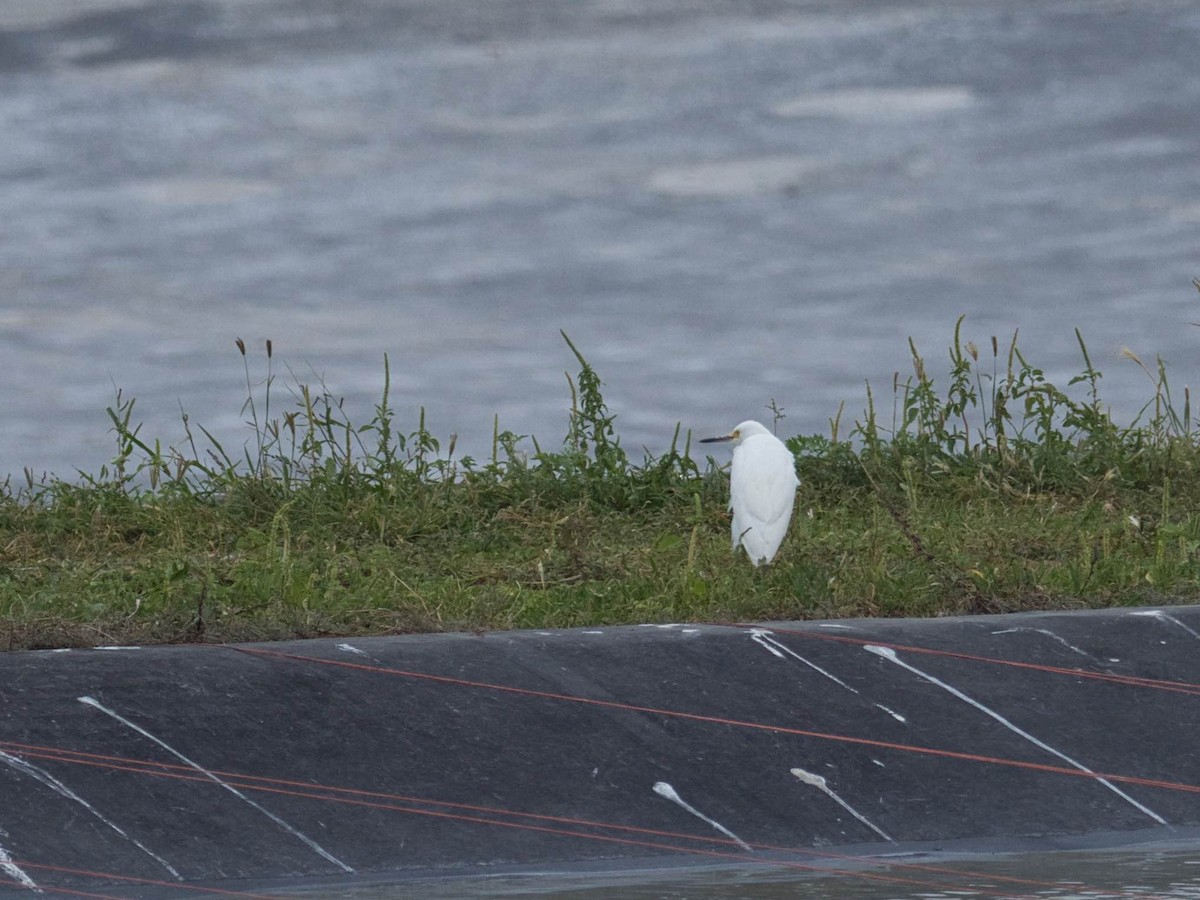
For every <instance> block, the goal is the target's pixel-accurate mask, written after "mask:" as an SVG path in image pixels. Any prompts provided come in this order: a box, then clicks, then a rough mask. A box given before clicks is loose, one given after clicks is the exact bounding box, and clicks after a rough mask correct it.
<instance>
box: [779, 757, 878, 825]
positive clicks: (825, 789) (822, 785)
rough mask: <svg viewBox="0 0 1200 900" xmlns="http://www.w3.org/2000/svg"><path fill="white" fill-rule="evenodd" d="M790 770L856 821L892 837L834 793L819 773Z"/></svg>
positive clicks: (797, 769) (798, 769)
mask: <svg viewBox="0 0 1200 900" xmlns="http://www.w3.org/2000/svg"><path fill="white" fill-rule="evenodd" d="M791 772H792V774H793V775H795V776H796V777H797V778H799V779H800V780H801V781H802V782H804V783H805V784H811V785H812V786H813V787H815V788H816V789H817V790H819V791H820V792H821V793H823V794H824V795H825V796H827V797H828V798H829V799H830V800H832V801H834V802H835V803H837V804H838V805H839V806H841V807H842V809H844V810H846V812H848V813H850V815H852V816H854V818H856V819H858V821H860V822H862V823H863V824H864V825H866V826H867V827H868V828H870V829H871V830H872V831H873V832H875V833H876V834H877V835H879V836H880V837H881V838H883V839H884V840H885V841H892V838H891V837H889V836H888V834H887V832H886V831H884V830H883V829H882V828H880V827H879V826H878V825H876V824H875V823H874V822H872V821H870V820H869V819H868V818H867V817H866V816H864V815H863V814H862V813H860V812H859V811H858V810H856V809H855V808H854V807H853V806H851V805H850V804H849V803H847V802H846V801H845V800H843V799H842V798H841V797H839V796H838V795H837V794H836V793H834V791H833V788H831V787H830V786H829V783H828V782H827V781H825V779H824V778H823V777H821V776H820V775H814V774H813V773H812V772H806V771H804V770H803V769H800V768H796V769H792V770H791ZM892 843H895V841H892Z"/></svg>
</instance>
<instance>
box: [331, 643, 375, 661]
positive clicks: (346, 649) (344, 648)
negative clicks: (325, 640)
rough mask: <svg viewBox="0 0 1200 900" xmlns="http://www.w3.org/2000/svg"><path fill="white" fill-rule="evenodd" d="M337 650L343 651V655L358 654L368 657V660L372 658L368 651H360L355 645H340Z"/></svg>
mask: <svg viewBox="0 0 1200 900" xmlns="http://www.w3.org/2000/svg"><path fill="white" fill-rule="evenodd" d="M337 648H338V649H339V650H341V651H342V652H343V653H356V654H358V655H359V656H366V657H368V658H369V657H370V654H369V653H367V652H366V651H364V650H359V649H358V648H357V647H355V646H354V645H353V644H338V645H337Z"/></svg>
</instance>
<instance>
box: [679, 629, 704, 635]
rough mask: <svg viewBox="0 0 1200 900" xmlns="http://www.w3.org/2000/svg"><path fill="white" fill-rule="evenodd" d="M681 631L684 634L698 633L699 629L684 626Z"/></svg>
mask: <svg viewBox="0 0 1200 900" xmlns="http://www.w3.org/2000/svg"><path fill="white" fill-rule="evenodd" d="M683 633H684V634H699V633H700V629H699V628H684V629H683Z"/></svg>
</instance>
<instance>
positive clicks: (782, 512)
mask: <svg viewBox="0 0 1200 900" xmlns="http://www.w3.org/2000/svg"><path fill="white" fill-rule="evenodd" d="M716 441H733V464H732V466H731V467H730V470H729V508H730V510H732V511H733V526H732V528H731V531H732V534H733V550H734V552H735V553H736V552H737V548H738V547H739V546H740V547H742V548H744V549H745V551H746V555H747V556H749V557H750V562H752V563H754V565H756V566H757V565H760V564H762V563H764V562H767V563H769V562H770V561H771V560H772V559H774V558H775V554H776V553H778V552H779V545H780V544H782V543H783V536H784V535H785V534H787V530H788V525H789V524H791V521H792V505H793V504H794V503H795V502H796V488H797V487H798V486H799V484H800V479H799V478H797V477H796V460H795V457H793V456H792V451H791V450H789V449H788V448H787V446H786V445H785V444H784V443H783V441H781V440H780V439H779V438H777V437H775V435H773V434H771V432H770V431H768V430H767V428H766V426H765V425H763V424H761V423H760V422H754V421H746V422H743V423H742V424H741V425H739V426H738V427H737V428H735V429H733V431H731V432H729V434H726V435H722V436H721V437H712V438H704V439H703V440H702V441H700V443H702V444H711V443H714V442H716Z"/></svg>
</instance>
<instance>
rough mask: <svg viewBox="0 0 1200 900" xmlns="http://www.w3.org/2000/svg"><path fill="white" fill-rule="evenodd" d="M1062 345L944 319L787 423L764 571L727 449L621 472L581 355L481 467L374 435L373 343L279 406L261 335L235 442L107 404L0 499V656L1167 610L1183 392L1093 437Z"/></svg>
mask: <svg viewBox="0 0 1200 900" xmlns="http://www.w3.org/2000/svg"><path fill="white" fill-rule="evenodd" d="M1079 344H1080V348H1081V350H1082V353H1083V370H1082V373H1081V374H1080V375H1079V376H1078V377H1077V378H1075V379H1073V380H1072V382H1071V385H1074V387H1073V388H1071V391H1072V393H1073V394H1078V395H1079V397H1075V396H1069V395H1068V393H1067V391H1064V390H1063V389H1060V388H1059V387H1057V386H1055V385H1053V384H1050V383H1049V382H1048V381H1047V380H1046V379H1045V377H1044V375H1043V373H1042V372H1041V371H1039V370H1038V369H1037V368H1036V367H1034V366H1033V365H1032V364H1031V363H1030V362H1028V361H1027V360H1026V359H1025V358H1024V356H1023V355H1022V354H1021V352H1020V351H1019V349H1018V348H1017V346H1016V341H1015V339H1014V340H1013V342H1012V343H1011V345H1009V346H1008V347H1007V348H1006V347H1004V346H1003V345H998V344H997V342H996V341H995V340H993V341H992V342H991V346H990V348H988V347H985V348H983V352H980V350H979V348H976V347H975V346H973V345H972V344H969V343H968V344H966V345H965V346H964V345H963V344H962V343H961V341H960V339H959V336H958V331H957V329H956V331H955V338H954V343H953V345H952V347H951V348H950V363H951V369H950V373H949V376H948V377H947V378H945V379H939V384H938V385H935V384H934V381H933V379H932V378H931V376H930V374H929V370H928V367H927V364H926V363H925V361H924V360H923V359H922V358H921V356H920V355H919V354H918V353H917V351H916V348H915V347H914V348H913V350H912V361H913V367H914V371H913V374H912V375H911V376H910V377H909V378H907V379H904V380H901V379H899V378H898V379H897V381H896V383H895V384H894V385H893V396H892V397H891V398H890V399H889V400H888V401H886V402H881V401H880V399H879V398H878V397H872V396H871V395H870V393H869V392H868V396H867V404H866V405H867V408H866V410H865V412H864V414H863V416H862V418H861V419H860V420H858V421H856V422H855V423H854V424H853V425H852V426H848V425H846V424H845V423H842V422H840V421H839V420H840V413H839V416H838V418H837V419H834V420H832V421H831V422H830V431H829V433H828V434H827V435H808V436H799V437H793V438H791V439H790V440H789V442H788V443H789V445H790V447H791V448H792V450H793V451H794V452H795V454H796V465H797V469H798V471H799V474H800V476H801V478H802V480H803V485H802V487H801V488H800V492H799V495H798V497H797V503H796V516H795V518H794V520H793V523H792V529H791V532H790V534H789V537H788V539H787V540H786V542H785V544H784V547H783V549H782V551H781V553H780V555H779V557H778V559H777V560H776V562H775V564H774V565H772V566H770V567H769V568H765V569H762V570H756V569H754V568H752V567H751V566H750V565H749V564H748V563H747V562H746V561H745V559H744V557H742V558H734V557H733V556H731V554H730V550H729V532H728V527H729V526H728V521H729V520H728V517H727V514H726V511H725V502H726V496H727V475H726V470H725V469H724V468H723V466H724V463H725V462H726V461H727V454H726V453H724V452H721V453H719V454H718V459H719V463H714V462H713V461H712V460H705V461H697V460H696V459H695V458H694V457H693V456H692V452H693V449H692V447H691V446H690V442H689V441H688V440H687V439H682V440H677V441H676V443H675V445H674V446H673V447H672V449H671V450H670V451H669V452H668V453H666V454H665V455H663V456H661V457H656V458H649V459H644V460H643V461H641V462H640V463H635V462H631V461H630V460H629V459H628V457H627V455H626V451H625V449H624V448H623V447H621V445H620V442H619V439H618V438H617V436H616V433H615V429H614V426H613V418H614V417H613V415H612V414H611V413H610V411H609V410H608V409H607V407H606V405H605V403H604V399H603V397H602V395H601V390H600V388H601V383H600V380H599V378H598V377H597V375H596V373H595V372H594V371H593V370H592V369H591V367H590V366H589V365H588V364H587V362H586V361H585V360H584V358H583V357H582V356H581V355H579V354H578V352H576V355H577V356H578V358H579V364H580V367H581V371H580V372H579V375H578V376H577V378H576V379H575V380H574V381H573V382H572V383H571V412H570V418H569V425H568V433H567V435H566V439H565V441H564V442H563V445H562V447H561V448H555V449H547V448H546V447H544V446H542V445H541V444H539V443H538V442H537V441H536V440H534V439H532V438H525V437H521V436H517V435H513V434H511V433H508V432H504V431H501V430H500V429H499V427H498V426H497V427H496V428H495V429H494V432H493V441H492V450H491V454H490V457H489V458H488V459H487V460H486V461H480V460H474V459H470V458H455V457H454V447H453V440H451V441H450V442H449V444H448V445H446V446H442V445H439V443H438V441H437V440H436V439H435V438H434V437H433V436H432V435H431V434H429V433H428V432H427V431H426V430H425V428H424V423H423V415H422V418H421V420H420V421H419V422H418V423H417V425H416V427H415V429H414V430H412V431H410V432H406V431H405V430H404V429H403V428H402V427H401V426H400V424H399V423H398V422H397V420H396V417H395V415H394V412H393V409H392V407H391V406H390V399H389V395H388V384H387V366H386V360H385V372H384V389H383V396H382V399H381V401H380V403H379V405H378V406H377V407H376V409H375V412H374V416H373V417H372V418H371V420H370V421H369V422H366V423H365V424H362V425H361V426H359V425H354V424H352V423H351V422H349V421H347V417H346V415H345V414H344V412H343V410H342V407H341V405H340V403H339V402H338V400H337V399H336V398H335V397H334V396H332V395H331V394H330V393H329V392H328V391H327V390H325V389H324V388H323V387H322V386H318V389H313V388H311V387H308V386H303V385H295V386H293V387H292V388H291V389H290V391H291V393H292V395H293V396H292V398H291V401H290V407H289V408H288V409H287V411H286V412H284V413H283V414H282V415H279V414H277V413H276V407H277V406H278V402H279V401H278V393H279V387H278V385H276V384H275V380H276V379H275V375H274V374H273V372H272V370H271V368H270V366H271V361H270V359H269V351H268V361H267V365H268V369H267V372H268V374H267V377H266V379H265V381H264V382H262V383H259V384H255V383H254V380H253V378H252V376H251V373H250V369H249V366H248V365H247V369H246V381H247V402H246V407H245V410H244V413H245V416H246V418H247V420H248V422H249V426H250V428H251V429H252V431H253V436H252V437H251V438H250V439H249V440H248V442H247V444H246V446H245V447H244V448H242V449H241V450H239V451H237V452H228V451H227V450H226V449H225V448H224V447H222V446H221V445H220V444H219V443H218V442H217V441H216V440H214V439H213V438H212V437H211V436H209V435H208V433H207V432H205V431H204V429H203V428H200V427H198V426H194V425H191V424H190V423H188V421H187V418H186V416H185V417H184V426H185V429H186V432H187V439H186V440H185V441H183V442H182V444H181V445H180V446H179V447H176V448H172V449H164V448H163V447H162V445H161V444H160V443H158V442H155V441H151V440H147V439H145V438H143V437H142V436H141V435H140V432H139V429H138V428H136V427H134V426H133V425H132V424H131V420H132V413H133V402H132V401H125V400H123V399H122V398H121V397H120V395H118V398H117V402H116V404H115V406H114V407H113V408H112V409H110V410H109V414H110V417H111V418H112V420H113V424H114V430H115V433H116V436H117V442H118V448H119V452H118V455H117V456H116V458H115V459H114V461H113V463H112V464H111V465H109V466H107V467H104V468H102V469H101V471H100V472H99V473H98V474H95V475H88V476H83V477H82V478H79V479H76V480H75V481H73V482H67V481H64V480H56V479H50V480H48V481H42V482H38V481H36V480H35V479H33V478H32V477H27V478H26V480H25V483H24V484H20V485H15V484H12V483H10V484H8V485H6V486H5V487H4V489H3V491H0V649H12V648H24V647H45V646H72V645H87V644H111V643H128V642H161V641H195V640H240V639H267V638H282V637H292V636H312V635H328V634H337V635H343V634H344V635H349V634H360V633H378V632H395V631H422V630H438V629H499V628H514V627H516V628H529V627H559V626H576V625H595V624H601V623H607V624H611V623H628V622H644V621H678V620H761V619H780V618H806V617H834V616H859V615H869V616H923V615H939V614H949V613H975V612H1003V611H1015V610H1022V609H1031V608H1047V607H1082V606H1106V605H1114V604H1136V603H1144V602H1151V603H1161V602H1168V601H1171V600H1188V599H1193V598H1195V597H1196V596H1197V594H1198V577H1200V481H1198V479H1197V477H1196V473H1197V467H1198V465H1200V440H1198V439H1200V434H1198V432H1197V431H1196V430H1195V428H1194V425H1193V423H1192V420H1191V415H1190V398H1189V397H1188V396H1187V395H1186V392H1185V395H1184V397H1183V401H1182V403H1178V404H1177V402H1176V400H1175V399H1173V398H1172V396H1171V393H1170V388H1169V385H1168V382H1167V378H1166V373H1165V368H1164V367H1163V366H1162V364H1161V363H1160V364H1159V365H1158V366H1157V368H1156V369H1150V368H1147V367H1145V366H1143V368H1145V369H1146V374H1147V375H1148V376H1149V382H1150V391H1148V394H1149V395H1150V400H1149V402H1148V404H1147V406H1146V408H1145V410H1144V411H1143V413H1142V415H1141V416H1140V417H1139V418H1138V421H1137V422H1136V423H1135V424H1134V425H1132V426H1128V427H1122V426H1118V425H1117V424H1116V423H1114V422H1113V421H1111V420H1110V418H1109V417H1108V415H1107V414H1106V412H1105V410H1104V407H1103V405H1102V402H1101V400H1100V396H1099V380H1100V373H1099V372H1097V371H1096V370H1095V369H1094V368H1093V367H1092V363H1091V361H1090V359H1089V358H1088V355H1087V351H1086V348H1085V347H1084V345H1083V341H1082V339H1080V341H1079ZM238 345H239V348H240V349H241V350H242V355H243V357H245V349H244V346H243V345H242V344H241V341H239V342H238ZM268 347H269V345H268ZM571 349H572V350H574V349H575V348H574V346H573V345H572V347H571ZM1134 361H1135V362H1137V361H1136V359H1135V360H1134ZM1138 364H1139V365H1140V363H1138ZM1068 387H1070V386H1068ZM273 391H274V393H273ZM764 418H765V420H766V421H767V423H768V424H770V419H771V417H770V415H767V416H765V417H764ZM727 424H730V423H722V427H724V426H725V425H727ZM781 433H786V432H785V431H782V432H781ZM677 437H678V434H677Z"/></svg>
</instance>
